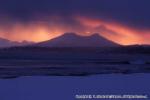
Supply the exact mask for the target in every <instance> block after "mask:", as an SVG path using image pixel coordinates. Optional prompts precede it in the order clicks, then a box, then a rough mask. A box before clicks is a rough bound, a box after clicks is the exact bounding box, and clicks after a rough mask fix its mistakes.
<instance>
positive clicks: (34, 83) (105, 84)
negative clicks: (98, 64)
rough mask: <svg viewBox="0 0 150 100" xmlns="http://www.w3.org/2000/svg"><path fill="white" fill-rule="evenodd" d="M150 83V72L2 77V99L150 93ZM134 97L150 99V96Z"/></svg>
mask: <svg viewBox="0 0 150 100" xmlns="http://www.w3.org/2000/svg"><path fill="white" fill-rule="evenodd" d="M149 84H150V74H130V75H122V74H107V75H94V76H84V77H73V76H47V77H42V76H40V77H33V76H32V77H21V78H15V79H6V80H4V79H0V99H1V100H76V99H75V95H76V94H81V95H82V94H98V95H102V94H105V95H106V94H109V95H111V94H117V95H121V94H129V95H148V96H150V86H149ZM79 100H80V99H79ZM86 100H87V99H86ZM90 100H91V99H90ZM94 100H101V99H94ZM105 100H107V99H105ZM115 100H116V99H115ZM117 100H118V99H117ZM122 100H129V99H122ZM130 100H131V99H130ZM135 100H149V98H148V99H135Z"/></svg>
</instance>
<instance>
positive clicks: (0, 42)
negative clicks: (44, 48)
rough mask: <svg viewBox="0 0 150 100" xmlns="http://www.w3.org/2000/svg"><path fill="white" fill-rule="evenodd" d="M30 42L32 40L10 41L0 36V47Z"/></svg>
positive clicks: (22, 44)
mask: <svg viewBox="0 0 150 100" xmlns="http://www.w3.org/2000/svg"><path fill="white" fill-rule="evenodd" d="M29 44H32V42H28V41H22V42H16V41H10V40H8V39H4V38H0V47H1V48H2V47H12V46H24V45H29Z"/></svg>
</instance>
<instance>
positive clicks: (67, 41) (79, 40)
mask: <svg viewBox="0 0 150 100" xmlns="http://www.w3.org/2000/svg"><path fill="white" fill-rule="evenodd" d="M34 46H42V47H114V46H120V45H119V44H117V43H114V42H113V41H110V40H108V39H106V38H104V37H102V36H100V35H99V34H98V33H95V34H92V35H90V36H81V35H78V34H76V33H64V34H63V35H61V36H59V37H56V38H54V39H51V40H47V41H43V42H40V43H37V44H35V45H34Z"/></svg>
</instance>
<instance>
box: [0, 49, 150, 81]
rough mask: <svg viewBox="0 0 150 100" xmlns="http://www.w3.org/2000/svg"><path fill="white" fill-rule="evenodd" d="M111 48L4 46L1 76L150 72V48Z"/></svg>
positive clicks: (1, 51) (0, 60)
mask: <svg viewBox="0 0 150 100" xmlns="http://www.w3.org/2000/svg"><path fill="white" fill-rule="evenodd" d="M109 49H111V48H37V47H33V48H31V47H28V48H27V47H24V48H8V49H7V48H6V49H1V50H0V78H15V77H20V76H48V75H54V76H85V75H93V74H113V73H120V74H132V73H149V72H150V53H149V52H148V50H149V49H146V50H145V49H142V50H139V51H138V52H136V48H135V49H133V50H128V48H127V50H122V49H121V51H124V52H120V53H118V52H112V51H113V50H110V51H109ZM115 49H116V48H115ZM117 50H118V49H117ZM130 51H132V52H133V51H134V52H133V53H131V52H130Z"/></svg>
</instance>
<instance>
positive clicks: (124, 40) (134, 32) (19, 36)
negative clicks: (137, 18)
mask: <svg viewBox="0 0 150 100" xmlns="http://www.w3.org/2000/svg"><path fill="white" fill-rule="evenodd" d="M58 19H59V17H58ZM58 19H57V20H58ZM74 20H75V21H76V22H77V23H79V25H80V26H74V25H72V24H71V25H69V26H68V25H65V24H62V23H61V22H60V23H59V22H58V21H57V22H56V23H55V20H54V21H53V23H52V24H49V23H41V22H36V23H29V24H26V25H24V24H22V23H15V24H14V25H13V26H11V27H9V28H4V27H0V37H2V38H6V39H9V40H13V41H23V40H27V41H34V42H40V41H45V40H49V39H52V38H54V37H57V36H60V35H62V34H63V33H65V32H75V33H78V34H80V35H91V34H93V33H99V34H100V35H101V36H103V37H106V38H107V39H109V40H112V41H114V42H116V43H119V44H123V45H129V44H150V30H142V31H141V30H139V29H135V28H131V27H128V26H125V25H122V24H120V23H117V22H107V21H103V20H99V19H92V18H86V17H81V16H76V17H74ZM78 27H82V28H78Z"/></svg>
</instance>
